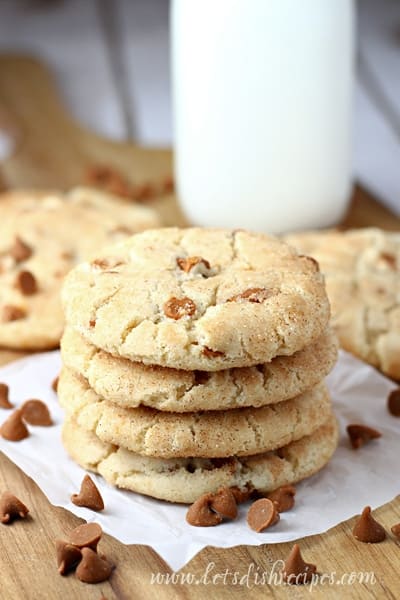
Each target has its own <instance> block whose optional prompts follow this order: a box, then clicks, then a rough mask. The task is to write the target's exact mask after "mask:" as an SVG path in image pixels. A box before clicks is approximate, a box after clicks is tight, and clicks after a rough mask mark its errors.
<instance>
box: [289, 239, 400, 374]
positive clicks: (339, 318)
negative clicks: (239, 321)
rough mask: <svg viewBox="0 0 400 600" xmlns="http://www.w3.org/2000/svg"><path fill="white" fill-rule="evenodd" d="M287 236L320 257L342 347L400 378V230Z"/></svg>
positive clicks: (303, 248)
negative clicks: (399, 232)
mask: <svg viewBox="0 0 400 600" xmlns="http://www.w3.org/2000/svg"><path fill="white" fill-rule="evenodd" d="M287 240H288V241H289V242H290V243H291V244H294V245H296V247H298V248H299V250H300V251H301V252H304V253H307V254H310V255H311V256H313V257H314V258H315V259H316V260H317V261H318V262H319V264H320V266H321V270H322V272H323V273H324V274H325V277H326V286H327V292H328V296H329V299H330V302H331V306H332V325H333V327H334V328H335V330H336V333H337V335H338V338H339V342H340V345H341V346H342V348H344V349H345V350H347V351H348V352H351V353H352V354H354V355H355V356H357V357H359V358H361V359H362V360H364V361H366V362H368V363H370V364H371V365H373V366H375V367H377V368H378V369H380V370H381V371H383V373H385V374H386V375H388V376H389V377H392V378H394V379H400V276H399V275H400V234H398V233H388V232H385V231H382V230H379V229H373V228H368V229H357V230H350V231H346V232H338V231H326V232H321V233H312V232H311V233H304V234H293V235H291V236H288V237H287Z"/></svg>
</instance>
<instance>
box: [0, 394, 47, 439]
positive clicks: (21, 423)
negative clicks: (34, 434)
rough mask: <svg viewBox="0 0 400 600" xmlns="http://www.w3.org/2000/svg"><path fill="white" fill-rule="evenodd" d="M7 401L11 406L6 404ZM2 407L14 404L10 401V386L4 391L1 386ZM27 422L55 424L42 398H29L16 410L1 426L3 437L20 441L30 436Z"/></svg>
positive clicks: (32, 423)
mask: <svg viewBox="0 0 400 600" xmlns="http://www.w3.org/2000/svg"><path fill="white" fill-rule="evenodd" d="M3 385H4V384H3ZM6 387H7V386H6ZM7 403H8V404H9V406H7V405H6V404H7ZM0 407H1V408H13V406H12V404H10V403H9V402H8V387H7V389H5V388H4V387H3V391H1V388H0ZM25 423H29V424H30V425H38V426H40V427H49V426H50V425H53V420H52V418H51V416H50V412H49V409H48V408H47V405H46V404H45V403H44V402H42V400H36V399H32V400H27V401H26V402H24V403H23V404H22V406H21V407H20V408H17V409H16V410H14V412H13V413H11V415H10V416H9V417H8V419H6V420H5V421H4V422H3V423H2V425H1V427H0V435H1V437H3V438H4V439H5V440H8V441H10V442H19V441H21V440H23V439H25V438H27V437H28V436H29V429H28V428H27V426H26V424H25Z"/></svg>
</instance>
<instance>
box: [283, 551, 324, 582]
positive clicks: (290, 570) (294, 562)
mask: <svg viewBox="0 0 400 600" xmlns="http://www.w3.org/2000/svg"><path fill="white" fill-rule="evenodd" d="M316 571H317V567H316V565H313V564H311V563H306V562H305V561H304V560H303V557H302V556H301V552H300V546H299V545H298V544H294V546H293V548H292V550H291V551H290V554H289V556H288V557H287V559H286V560H285V564H284V567H283V579H284V581H286V583H289V584H290V585H302V584H304V583H309V582H310V581H312V579H313V575H314V573H316Z"/></svg>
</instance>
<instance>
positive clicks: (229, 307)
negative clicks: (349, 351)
mask: <svg viewBox="0 0 400 600" xmlns="http://www.w3.org/2000/svg"><path fill="white" fill-rule="evenodd" d="M63 302H64V307H65V313H66V321H67V323H69V324H70V325H72V327H73V328H74V329H76V330H77V331H79V332H80V333H81V334H82V335H83V336H84V337H85V338H86V339H87V340H88V341H90V342H91V343H92V344H94V345H95V346H97V347H98V348H101V349H103V350H105V351H107V352H110V353H111V354H115V355H118V356H123V357H125V358H129V359H130V360H132V361H136V362H143V363H145V364H156V365H161V366H166V367H172V368H177V369H186V370H196V369H198V370H205V371H217V370H220V369H228V368H232V367H245V366H253V365H255V364H259V363H264V362H269V361H270V360H271V359H272V358H274V357H275V356H279V355H290V354H293V353H294V352H296V351H298V350H300V349H302V348H304V347H305V346H307V345H309V344H311V343H312V342H314V341H316V340H317V339H318V337H320V335H322V333H323V331H324V330H325V329H326V327H327V323H328V320H329V302H328V299H327V297H326V293H325V286H324V281H323V277H322V276H321V274H320V273H319V272H318V270H317V268H316V265H315V262H314V261H312V260H310V259H309V258H307V257H301V256H299V255H298V254H297V253H296V252H295V251H294V250H293V249H291V248H289V247H288V246H287V245H285V244H284V243H282V242H281V241H279V240H278V239H276V238H273V237H269V236H266V235H262V234H251V233H248V232H246V231H228V230H222V229H200V228H189V229H179V228H164V229H159V230H153V231H149V232H145V233H142V234H138V235H135V236H132V237H131V238H130V239H129V240H126V241H125V242H124V243H121V244H119V245H116V246H114V247H112V248H109V249H108V250H105V251H104V252H102V253H101V254H99V255H98V257H97V260H95V261H92V262H86V263H84V264H81V265H79V266H78V267H77V268H75V269H74V270H73V271H72V272H71V273H70V274H69V275H68V277H67V278H66V281H65V285H64V287H63Z"/></svg>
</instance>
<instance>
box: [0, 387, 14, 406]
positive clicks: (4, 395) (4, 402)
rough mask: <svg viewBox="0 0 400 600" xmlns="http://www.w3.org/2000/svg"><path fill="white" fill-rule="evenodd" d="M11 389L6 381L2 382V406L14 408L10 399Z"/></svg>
mask: <svg viewBox="0 0 400 600" xmlns="http://www.w3.org/2000/svg"><path fill="white" fill-rule="evenodd" d="M9 391H10V390H9V387H8V385H7V384H6V383H0V408H14V407H13V405H12V404H11V402H10V400H9Z"/></svg>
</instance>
